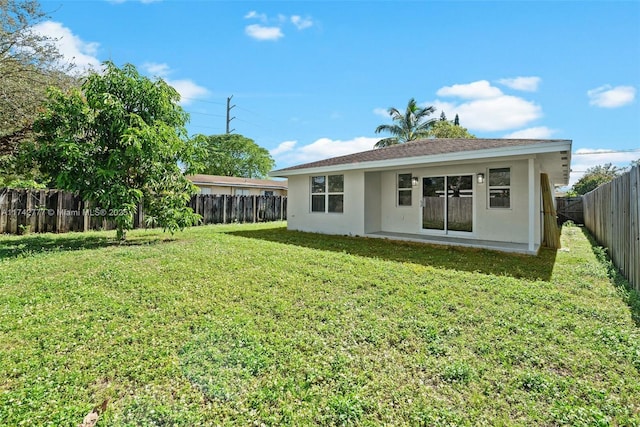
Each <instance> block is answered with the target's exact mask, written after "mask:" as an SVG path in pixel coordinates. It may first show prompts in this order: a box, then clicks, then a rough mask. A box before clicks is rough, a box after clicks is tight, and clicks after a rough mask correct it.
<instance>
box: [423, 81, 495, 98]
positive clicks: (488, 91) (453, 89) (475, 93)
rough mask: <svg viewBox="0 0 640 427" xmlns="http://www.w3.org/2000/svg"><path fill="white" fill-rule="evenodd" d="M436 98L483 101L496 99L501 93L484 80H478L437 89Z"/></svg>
mask: <svg viewBox="0 0 640 427" xmlns="http://www.w3.org/2000/svg"><path fill="white" fill-rule="evenodd" d="M436 95H438V96H455V97H458V98H463V99H484V98H496V97H498V96H501V95H502V91H500V89H498V88H497V87H495V86H491V83H489V82H488V81H486V80H480V81H477V82H472V83H468V84H456V85H453V86H445V87H443V88H440V89H438V91H437V92H436Z"/></svg>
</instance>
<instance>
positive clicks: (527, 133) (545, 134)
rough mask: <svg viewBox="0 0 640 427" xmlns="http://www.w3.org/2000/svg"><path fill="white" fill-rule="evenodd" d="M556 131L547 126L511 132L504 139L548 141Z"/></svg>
mask: <svg viewBox="0 0 640 427" xmlns="http://www.w3.org/2000/svg"><path fill="white" fill-rule="evenodd" d="M555 132H556V131H555V130H554V129H549V128H548V127H546V126H538V127H533V128H527V129H522V130H518V131H515V132H511V133H509V134H507V135H505V136H504V137H503V138H507V139H510V138H513V139H547V138H550V137H551V136H552V135H553V134H554V133H555Z"/></svg>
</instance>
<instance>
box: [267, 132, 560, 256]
mask: <svg viewBox="0 0 640 427" xmlns="http://www.w3.org/2000/svg"><path fill="white" fill-rule="evenodd" d="M570 162H571V141H570V140H540V139H428V140H420V141H413V142H409V143H405V144H400V145H394V146H390V147H386V148H380V149H373V150H369V151H364V152H360V153H355V154H350V155H346V156H340V157H334V158H330V159H326V160H321V161H317V162H312V163H306V164H302V165H297V166H293V167H289V168H285V169H280V170H276V171H272V172H271V173H270V175H271V176H274V177H286V178H288V182H289V196H288V207H287V209H288V212H287V218H288V225H287V226H288V228H289V229H292V230H301V231H308V232H318V233H326V234H341V235H358V236H367V237H381V238H390V239H402V240H414V241H421V242H428V243H437V244H447V245H461V246H472V247H482V248H490V249H496V250H501V251H507V252H519V253H527V254H536V253H537V251H538V249H539V247H540V245H541V242H542V241H543V231H544V230H543V224H544V220H543V202H542V191H541V186H542V185H543V184H545V183H547V184H549V185H550V188H553V187H554V186H565V185H568V181H569V172H570ZM552 209H553V208H552V207H548V206H545V209H544V210H547V211H551V210H552Z"/></svg>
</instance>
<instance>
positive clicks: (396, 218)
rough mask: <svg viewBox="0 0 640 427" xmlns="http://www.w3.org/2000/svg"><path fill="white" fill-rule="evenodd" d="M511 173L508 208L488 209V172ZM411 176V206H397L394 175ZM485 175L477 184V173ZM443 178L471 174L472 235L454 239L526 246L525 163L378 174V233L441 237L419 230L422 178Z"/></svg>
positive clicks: (537, 188)
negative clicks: (413, 181) (413, 182)
mask: <svg viewBox="0 0 640 427" xmlns="http://www.w3.org/2000/svg"><path fill="white" fill-rule="evenodd" d="M505 167H508V168H510V170H511V203H510V205H511V207H510V208H500V209H498V208H489V207H488V200H489V195H488V192H489V184H488V176H489V169H493V168H505ZM400 173H411V174H412V175H413V176H417V177H419V178H420V182H419V184H418V186H417V187H413V188H412V198H411V201H412V203H411V206H398V203H397V197H398V196H397V193H398V189H397V175H398V174H400ZM478 173H483V174H484V175H485V177H486V178H485V182H484V183H483V184H479V183H478V182H477V180H476V177H477V174H478ZM443 175H473V194H474V200H473V203H474V208H473V232H471V233H455V235H456V237H468V238H472V239H479V240H494V241H503V242H515V243H527V242H528V229H529V207H528V197H529V191H528V187H529V184H528V163H527V160H506V161H495V162H488V163H482V164H465V165H447V166H433V167H426V168H409V169H400V170H394V171H386V172H382V173H381V207H382V214H381V224H380V225H381V227H380V231H388V232H397V233H424V234H429V233H432V234H442V232H441V231H435V230H434V231H432V230H422V225H421V221H422V209H421V208H420V201H421V197H422V178H423V177H432V176H443ZM539 175H540V174H539V172H538V171H537V170H536V173H534V176H535V183H534V191H535V192H536V196H535V200H536V201H537V203H536V204H537V206H536V207H535V208H534V209H535V212H536V216H535V224H536V230H539V229H540V218H539V214H538V213H539V212H540V205H539V203H540V202H539V199H540V196H539V193H540V178H539ZM536 240H537V241H536V242H535V243H540V242H539V240H540V233H539V232H537V233H536Z"/></svg>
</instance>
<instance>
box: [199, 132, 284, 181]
mask: <svg viewBox="0 0 640 427" xmlns="http://www.w3.org/2000/svg"><path fill="white" fill-rule="evenodd" d="M196 139H197V141H198V142H197V149H198V154H197V163H198V165H199V167H196V168H192V169H191V170H190V172H198V173H205V174H209V175H222V176H238V177H244V178H264V177H265V176H266V175H267V173H269V171H270V170H271V169H273V167H274V165H275V161H274V160H273V158H272V157H271V155H270V154H269V151H268V150H267V149H266V148H263V147H260V146H259V145H258V144H256V143H255V142H254V141H253V140H252V139H249V138H247V137H244V136H242V135H239V134H223V135H210V136H204V135H199V136H198V137H197V138H196Z"/></svg>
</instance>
